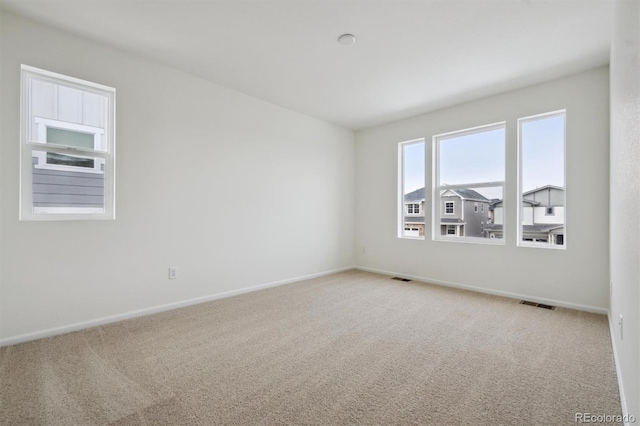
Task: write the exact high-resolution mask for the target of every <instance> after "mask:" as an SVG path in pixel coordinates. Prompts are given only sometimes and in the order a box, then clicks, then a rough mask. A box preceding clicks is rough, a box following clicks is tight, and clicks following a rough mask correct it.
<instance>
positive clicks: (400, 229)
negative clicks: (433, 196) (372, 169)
mask: <svg viewBox="0 0 640 426" xmlns="http://www.w3.org/2000/svg"><path fill="white" fill-rule="evenodd" d="M419 143H422V144H424V155H425V161H424V164H425V169H426V165H427V156H428V150H427V142H426V140H425V139H424V138H419V139H412V140H408V141H404V142H399V143H398V200H397V203H396V205H397V212H398V225H397V235H398V238H402V239H408V240H424V239H425V237H424V236H421V237H420V236H417V237H414V236H408V235H404V228H405V224H404V216H405V211H407V210H405V202H404V147H405V146H407V145H413V144H419ZM424 178H425V181H426V179H427V173H426V170H425V173H424ZM424 184H425V186H424V188H425V191H426V187H427V186H426V182H424ZM425 202H426V200H425ZM426 220H427V218H426V216H425V222H426ZM425 230H426V223H425Z"/></svg>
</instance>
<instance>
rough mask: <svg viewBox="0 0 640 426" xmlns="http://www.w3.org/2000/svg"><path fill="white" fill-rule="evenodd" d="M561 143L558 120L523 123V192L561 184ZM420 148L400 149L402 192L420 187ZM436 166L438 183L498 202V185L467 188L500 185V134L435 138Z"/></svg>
mask: <svg viewBox="0 0 640 426" xmlns="http://www.w3.org/2000/svg"><path fill="white" fill-rule="evenodd" d="M563 143H564V116H553V117H543V118H539V119H535V120H530V121H525V122H523V124H522V183H523V192H526V191H528V190H530V189H534V188H536V187H540V186H544V185H556V186H561V187H562V186H564V184H563V183H564V147H563ZM424 149H425V145H424V143H414V144H407V145H404V172H405V176H404V185H405V186H404V193H405V194H406V193H409V192H411V191H413V190H415V189H418V188H422V187H423V186H424V182H425V176H424V173H425V162H424V160H425V151H424ZM439 166H440V183H441V184H449V185H458V184H467V183H468V184H470V185H469V186H468V187H469V188H471V189H475V190H476V191H477V192H479V193H481V194H482V195H484V196H485V197H487V198H489V199H491V198H502V196H503V194H502V188H501V187H490V188H473V184H474V183H482V182H495V181H504V179H505V130H504V129H495V130H489V131H484V132H479V133H474V134H470V135H465V136H458V137H455V136H454V137H450V138H446V139H441V140H440V163H439ZM429 172H431V171H430V170H429Z"/></svg>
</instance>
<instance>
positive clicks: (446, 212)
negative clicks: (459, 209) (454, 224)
mask: <svg viewBox="0 0 640 426" xmlns="http://www.w3.org/2000/svg"><path fill="white" fill-rule="evenodd" d="M449 204H451V213H449ZM444 214H456V203H455V201H445V202H444Z"/></svg>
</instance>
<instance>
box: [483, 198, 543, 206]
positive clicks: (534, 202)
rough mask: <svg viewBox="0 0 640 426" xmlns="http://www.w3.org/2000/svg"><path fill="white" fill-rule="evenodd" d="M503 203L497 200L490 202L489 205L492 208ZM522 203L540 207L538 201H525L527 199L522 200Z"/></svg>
mask: <svg viewBox="0 0 640 426" xmlns="http://www.w3.org/2000/svg"><path fill="white" fill-rule="evenodd" d="M503 201H504V200H497V201H494V202H492V203H491V205H492V206H497V205H498V204H502V202H503ZM522 202H523V203H529V204H531V205H532V206H538V205H540V201H533V200H527V199H524V198H523V199H522Z"/></svg>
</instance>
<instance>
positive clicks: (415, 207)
mask: <svg viewBox="0 0 640 426" xmlns="http://www.w3.org/2000/svg"><path fill="white" fill-rule="evenodd" d="M407 213H408V214H420V204H412V203H410V204H407Z"/></svg>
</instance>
